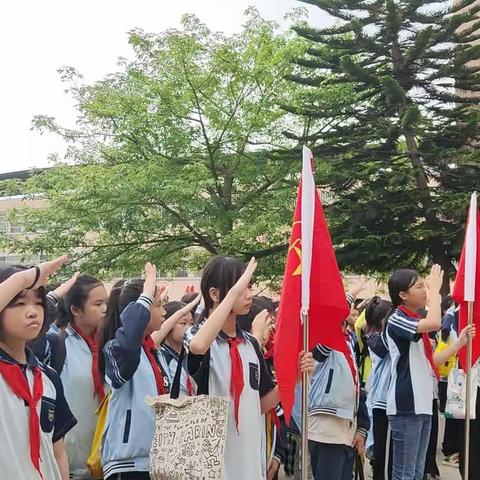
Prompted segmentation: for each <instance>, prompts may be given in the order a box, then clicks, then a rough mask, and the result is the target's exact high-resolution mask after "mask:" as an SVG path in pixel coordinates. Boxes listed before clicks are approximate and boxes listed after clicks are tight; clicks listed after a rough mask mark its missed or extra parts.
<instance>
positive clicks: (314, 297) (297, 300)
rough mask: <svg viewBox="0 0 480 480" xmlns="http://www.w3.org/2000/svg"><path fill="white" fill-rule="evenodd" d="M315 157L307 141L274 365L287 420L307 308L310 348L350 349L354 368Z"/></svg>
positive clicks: (281, 301)
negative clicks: (315, 177) (315, 174)
mask: <svg viewBox="0 0 480 480" xmlns="http://www.w3.org/2000/svg"><path fill="white" fill-rule="evenodd" d="M312 163H313V155H312V152H311V151H310V150H309V149H308V148H307V147H304V148H303V168H302V178H301V181H300V185H299V189H298V196H297V205H296V208H295V214H294V218H293V226H292V232H291V236H290V244H289V248H288V254H287V262H286V266H285V275H284V278H283V287H282V295H281V298H280V306H279V310H278V317H277V326H276V334H275V351H274V365H275V372H276V375H277V382H278V387H279V391H280V399H281V402H282V407H283V410H284V413H285V419H286V421H287V423H288V422H289V420H290V414H291V410H292V407H293V403H294V397H295V385H296V383H297V379H298V355H299V353H300V351H302V350H303V335H302V328H303V326H302V311H304V312H306V313H308V317H309V350H312V349H313V348H314V347H315V346H316V345H317V344H322V345H324V346H326V347H330V348H332V349H334V350H338V351H340V352H344V353H345V354H346V357H347V360H348V361H349V363H351V365H350V367H351V368H352V373H353V371H354V366H353V363H352V362H353V360H352V358H351V355H350V350H349V347H348V346H347V343H346V338H345V335H344V332H343V330H342V323H343V321H344V320H345V319H346V318H347V317H348V314H349V311H350V309H349V306H348V303H347V301H346V298H345V291H344V288H343V282H342V278H341V276H340V272H339V270H338V265H337V260H336V258H335V252H334V250H333V247H332V241H331V238H330V233H329V231H328V227H327V223H326V221H325V216H324V214H323V208H322V204H321V202H320V197H319V195H318V191H317V188H316V186H315V181H314V177H313V170H312Z"/></svg>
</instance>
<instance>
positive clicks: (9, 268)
mask: <svg viewBox="0 0 480 480" xmlns="http://www.w3.org/2000/svg"><path fill="white" fill-rule="evenodd" d="M29 268H31V267H26V266H24V265H4V266H2V267H0V284H1V283H2V282H4V281H5V280H7V279H8V278H10V277H11V276H12V275H14V274H15V273H18V272H21V271H23V270H28V269H29ZM35 292H36V293H37V296H38V298H39V299H40V300H41V301H42V306H43V325H42V329H41V331H40V333H39V335H38V336H40V335H42V334H43V333H44V332H45V329H46V328H47V322H46V319H47V316H48V311H47V298H46V294H45V288H44V287H43V286H42V287H39V288H36V289H35ZM22 293H23V291H22V292H19V293H18V294H17V295H15V297H13V298H12V300H10V302H9V303H8V305H7V306H6V307H5V309H7V308H10V307H12V306H13V305H14V304H15V302H16V301H17V300H18V299H19V298H20V297H21V295H22ZM2 317H3V311H1V312H0V338H1V336H2V332H1V329H2Z"/></svg>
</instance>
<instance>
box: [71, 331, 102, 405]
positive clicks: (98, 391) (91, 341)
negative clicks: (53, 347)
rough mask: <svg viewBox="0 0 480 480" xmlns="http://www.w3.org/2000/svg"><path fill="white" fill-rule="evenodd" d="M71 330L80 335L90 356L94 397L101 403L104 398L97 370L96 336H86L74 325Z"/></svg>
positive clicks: (97, 348)
mask: <svg viewBox="0 0 480 480" xmlns="http://www.w3.org/2000/svg"><path fill="white" fill-rule="evenodd" d="M72 329H73V330H74V331H75V332H77V333H78V335H80V336H81V337H82V338H83V340H84V341H85V343H86V344H87V346H88V348H89V349H90V352H91V354H92V377H93V387H94V391H95V395H97V397H98V399H99V400H100V401H102V400H103V399H104V397H105V388H104V386H103V381H102V376H101V375H100V369H99V368H98V350H99V347H98V339H97V338H96V335H95V334H94V335H93V336H90V337H89V336H88V335H86V334H85V333H84V332H83V331H82V330H81V329H80V328H78V327H77V326H76V325H72Z"/></svg>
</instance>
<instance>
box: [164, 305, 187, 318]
mask: <svg viewBox="0 0 480 480" xmlns="http://www.w3.org/2000/svg"><path fill="white" fill-rule="evenodd" d="M185 306H186V303H184V302H168V303H166V304H165V305H164V306H163V308H164V309H165V320H166V319H167V318H170V317H171V316H172V315H173V314H174V313H175V312H178V311H179V310H180V309H181V308H183V307H185Z"/></svg>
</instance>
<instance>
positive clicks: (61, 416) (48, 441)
mask: <svg viewBox="0 0 480 480" xmlns="http://www.w3.org/2000/svg"><path fill="white" fill-rule="evenodd" d="M26 354H27V363H26V365H21V367H22V370H23V371H24V374H25V376H26V377H27V380H28V383H29V385H30V388H32V386H33V373H32V369H33V368H36V367H39V368H40V370H41V372H42V382H43V396H42V399H41V401H39V402H38V405H37V411H38V418H39V420H40V458H41V462H40V469H41V471H42V476H43V480H61V476H60V471H59V469H58V465H57V461H56V460H55V456H54V453H53V443H55V442H57V441H58V440H61V439H62V438H63V437H64V436H65V435H66V434H67V432H69V431H70V429H71V428H73V427H74V426H75V424H76V423H77V422H76V420H75V417H74V416H73V415H72V412H71V411H70V408H69V406H68V403H67V401H66V400H65V396H64V393H63V387H62V382H61V381H60V378H59V377H58V375H57V373H56V372H55V371H54V370H53V369H51V368H50V367H47V366H46V365H44V364H42V363H40V362H39V361H38V359H37V358H36V357H35V355H34V354H33V352H32V351H31V350H30V349H28V348H27V350H26ZM0 361H1V362H6V363H12V364H19V363H18V362H17V361H16V360H15V359H13V358H12V357H11V356H10V355H8V354H7V353H6V352H5V351H3V350H0ZM29 417H30V415H29V410H28V406H25V402H24V400H22V399H20V398H19V397H17V396H16V395H15V394H14V393H13V392H12V390H11V388H10V387H9V386H8V384H7V383H6V382H5V380H4V379H3V376H2V375H1V374H0V439H1V445H0V478H2V480H3V479H5V480H40V475H39V473H38V472H37V470H35V467H34V466H33V464H32V461H31V459H30V443H29V442H30V440H29V439H30V434H29V432H30V430H29Z"/></svg>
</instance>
